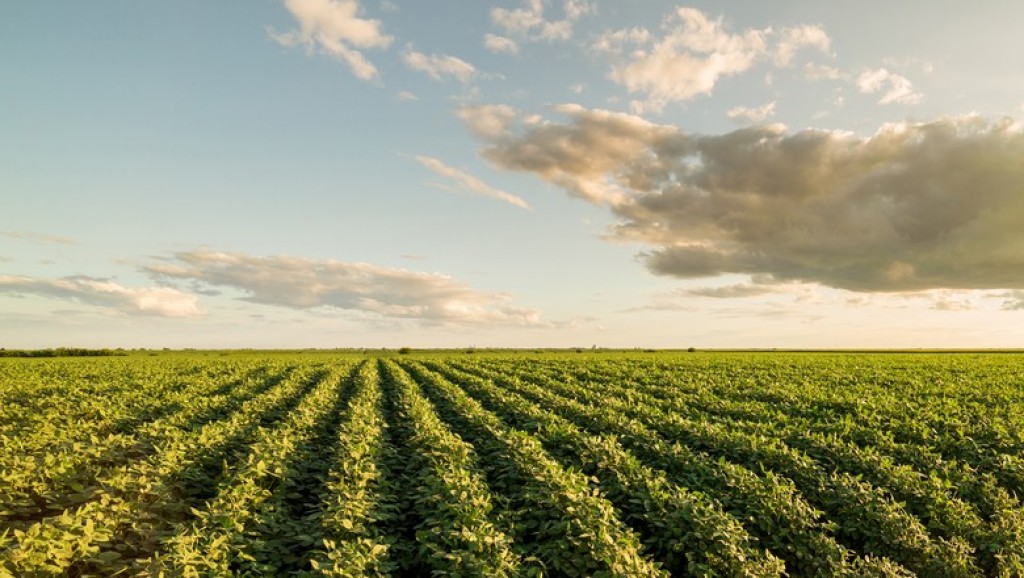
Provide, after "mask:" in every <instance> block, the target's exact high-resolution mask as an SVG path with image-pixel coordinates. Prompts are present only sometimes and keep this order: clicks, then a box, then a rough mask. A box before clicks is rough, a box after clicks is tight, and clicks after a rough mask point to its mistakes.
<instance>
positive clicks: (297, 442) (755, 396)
mask: <svg viewBox="0 0 1024 578" xmlns="http://www.w3.org/2000/svg"><path fill="white" fill-rule="evenodd" d="M1022 497H1024V357H1022V356H1018V355H1015V354H994V353H958V354H952V353H931V354H927V353H915V354H909V353H901V354H894V353H890V354H867V353H864V354H856V353H836V354H827V353H806V354H801V353H720V352H696V353H686V352H679V353H673V352H639V351H638V352H590V351H583V352H573V351H569V352H526V351H523V352H475V353H472V354H470V353H469V352H447V353H445V352H436V353H426V352H424V353H420V352H413V353H411V354H407V355H395V354H390V355H385V354H381V353H379V352H378V353H374V354H365V353H364V354H359V353H351V354H342V353H338V354H328V353H308V354H297V353H280V354H266V355H256V354H246V355H243V354H235V353H232V354H223V355H216V354H211V353H195V354H183V353H175V354H161V355H154V356H146V355H142V354H133V355H130V356H127V357H105V358H50V359H0V576H15V577H19V578H20V577H25V576H103V577H107V576H167V577H170V576H194V577H206V576H225V577H226V576H397V577H404V576H498V577H500V576H622V577H630V578H635V577H646V576H651V577H654V576H737V577H751V578H753V577H770V576H775V577H782V576H794V577H798V576H812V577H822V578H824V577H835V576H849V577H855V576H892V577H897V576H906V577H909V576H925V577H942V578H951V577H952V578H959V577H963V578H968V577H989V576H998V577H1011V576H1024V507H1022V504H1021V498H1022Z"/></svg>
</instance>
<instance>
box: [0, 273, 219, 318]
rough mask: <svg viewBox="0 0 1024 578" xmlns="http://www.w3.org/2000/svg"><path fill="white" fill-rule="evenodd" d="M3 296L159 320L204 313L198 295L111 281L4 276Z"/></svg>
mask: <svg viewBox="0 0 1024 578" xmlns="http://www.w3.org/2000/svg"><path fill="white" fill-rule="evenodd" d="M0 293H8V294H12V295H38V296H42V297H51V298H56V299H64V300H69V301H76V302H79V303H85V304H87V305H96V306H99V307H108V308H111V309H115V310H117V311H120V312H122V313H129V314H135V315H154V316H157V317H194V316H197V315H201V314H202V313H203V312H202V311H201V310H200V309H199V307H198V305H197V298H196V296H195V295H189V294H188V293H183V292H181V291H179V290H177V289H173V288H170V287H143V288H130V287H124V286H123V285H119V284H117V283H114V282H113V281H110V280H107V279H97V278H93V277H82V276H75V277H63V278H61V279H36V278H33V277H19V276H11V275H0Z"/></svg>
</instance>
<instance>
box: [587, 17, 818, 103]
mask: <svg viewBox="0 0 1024 578" xmlns="http://www.w3.org/2000/svg"><path fill="white" fill-rule="evenodd" d="M662 27H663V31H664V33H663V35H662V36H661V37H660V38H658V37H656V36H655V35H654V34H652V33H651V32H649V31H647V30H646V29H643V28H632V29H624V30H617V31H611V32H608V33H605V34H604V35H602V36H600V37H599V38H598V39H597V40H596V41H595V42H594V44H593V47H594V48H595V49H596V50H602V51H605V52H609V53H610V54H611V55H612V56H613V58H614V59H615V60H616V62H615V63H614V64H613V65H612V69H611V72H610V74H609V78H610V79H611V80H613V81H614V82H617V83H619V84H621V85H623V86H625V87H626V89H627V90H628V91H629V92H630V93H640V94H643V95H644V96H645V98H644V100H636V101H634V102H633V108H634V110H635V111H637V112H642V111H646V110H651V111H660V110H661V109H662V108H664V106H665V105H666V104H668V103H669V102H677V101H685V100H690V99H692V98H695V97H697V96H699V95H704V94H711V91H712V90H713V89H714V87H715V85H716V84H717V83H718V81H719V80H720V79H722V78H724V77H728V76H734V75H737V74H740V73H742V72H745V71H746V70H748V69H750V68H751V67H752V66H753V65H754V64H755V63H757V62H759V61H761V60H765V59H768V58H771V59H772V60H773V61H774V62H775V63H776V64H777V65H779V66H785V65H789V64H790V63H791V62H792V60H793V57H794V55H795V54H796V52H797V51H798V50H801V49H803V48H817V49H819V50H823V51H827V50H828V48H829V44H830V42H829V38H828V35H827V34H826V33H825V31H824V30H823V29H821V28H820V27H817V26H809V25H802V26H797V27H794V28H784V29H782V30H781V31H779V32H775V31H773V30H772V29H771V28H763V29H753V28H752V29H747V30H744V31H742V32H740V33H735V34H734V33H731V32H729V31H728V30H726V26H725V24H724V23H723V20H722V18H718V19H715V20H712V19H711V18H709V17H708V16H707V15H706V14H704V13H703V12H701V11H700V10H698V9H696V8H678V9H676V11H675V12H674V13H672V14H670V15H669V16H668V17H666V18H665V20H664V23H663V25H662Z"/></svg>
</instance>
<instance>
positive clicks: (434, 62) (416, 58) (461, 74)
mask: <svg viewBox="0 0 1024 578" xmlns="http://www.w3.org/2000/svg"><path fill="white" fill-rule="evenodd" d="M402 60H403V61H404V62H405V64H406V66H408V67H409V68H411V69H413V70H416V71H419V72H422V73H424V74H426V75H427V76H429V77H430V78H433V79H434V80H443V79H444V78H445V77H447V76H450V77H454V78H455V79H457V80H458V81H459V82H461V83H462V84H466V83H468V82H470V81H471V80H473V78H474V77H475V76H476V75H477V70H476V68H475V67H474V66H473V65H472V64H470V63H468V62H466V61H465V60H462V59H459V58H456V57H454V56H451V55H448V54H424V53H422V52H416V51H415V50H412V49H411V48H410V49H407V50H406V51H405V52H404V53H402Z"/></svg>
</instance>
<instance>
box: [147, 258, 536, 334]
mask: <svg viewBox="0 0 1024 578" xmlns="http://www.w3.org/2000/svg"><path fill="white" fill-rule="evenodd" d="M145 271H146V272H147V273H149V274H150V275H152V276H153V277H154V278H156V279H159V280H161V281H164V282H169V281H174V280H181V281H187V282H198V283H202V284H206V285H209V286H212V287H230V288H233V289H237V290H240V291H244V292H246V293H248V294H249V295H248V296H247V297H245V298H244V300H245V301H250V302H252V303H261V304H265V305H273V306H278V307H285V308H290V309H313V308H318V307H331V308H336V309H343V310H347V311H353V312H358V313H364V314H369V315H372V316H374V317H376V318H378V319H391V320H411V321H415V322H419V323H424V324H445V323H455V324H478V323H479V324H507V325H519V326H544V325H545V323H544V322H543V321H542V320H541V318H540V314H539V313H538V312H537V311H535V310H530V309H522V308H518V307H513V306H511V305H509V304H508V302H509V300H510V298H509V296H507V295H503V294H497V293H485V292H481V291H476V290H474V289H472V288H470V287H467V286H466V285H464V284H463V283H461V282H459V281H457V280H455V279H453V278H451V277H448V276H446V275H441V274H438V273H418V272H414V271H408V270H405V269H397V268H389V267H380V266H376V265H370V264H367V263H345V262H339V261H334V260H326V261H323V260H320V261H318V260H314V259H307V258H303V257H291V256H271V257H260V256H253V255H245V254H241V253H223V252H216V251H209V250H196V251H187V252H182V253H176V254H175V255H174V259H173V261H171V262H168V263H161V264H154V265H150V266H148V267H146V268H145Z"/></svg>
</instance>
